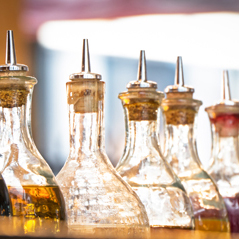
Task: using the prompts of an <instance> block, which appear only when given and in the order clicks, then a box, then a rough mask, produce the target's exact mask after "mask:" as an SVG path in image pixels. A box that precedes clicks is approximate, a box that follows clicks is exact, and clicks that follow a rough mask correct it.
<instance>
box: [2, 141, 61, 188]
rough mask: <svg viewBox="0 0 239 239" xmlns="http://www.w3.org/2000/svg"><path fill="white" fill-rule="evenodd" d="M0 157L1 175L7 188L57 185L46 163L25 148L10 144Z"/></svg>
mask: <svg viewBox="0 0 239 239" xmlns="http://www.w3.org/2000/svg"><path fill="white" fill-rule="evenodd" d="M1 156H2V158H3V160H4V161H5V165H4V166H3V169H2V175H3V177H4V180H5V181H6V184H7V185H8V186H9V185H11V186H20V185H57V184H56V180H55V176H54V174H53V172H52V170H51V168H50V167H49V165H48V164H47V162H46V161H45V160H44V159H43V158H42V157H40V156H39V157H37V155H34V154H32V152H31V151H30V150H28V149H27V148H26V147H20V146H19V145H16V144H12V145H11V146H10V149H8V150H6V151H4V152H3V151H2V152H1Z"/></svg>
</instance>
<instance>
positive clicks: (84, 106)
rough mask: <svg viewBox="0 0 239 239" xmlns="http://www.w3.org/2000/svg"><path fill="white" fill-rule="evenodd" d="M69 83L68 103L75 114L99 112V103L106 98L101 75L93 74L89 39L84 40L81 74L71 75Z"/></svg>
mask: <svg viewBox="0 0 239 239" xmlns="http://www.w3.org/2000/svg"><path fill="white" fill-rule="evenodd" d="M70 80H71V82H67V83H66V85H67V102H68V104H70V105H73V106H74V111H75V113H90V112H97V111H98V102H99V101H100V100H103V98H104V82H103V81H101V75H100V74H97V73H92V72H91V67H90V54H89V44H88V39H84V40H83V48H82V64H81V72H80V73H74V74H71V75H70Z"/></svg>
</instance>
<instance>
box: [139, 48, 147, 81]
mask: <svg viewBox="0 0 239 239" xmlns="http://www.w3.org/2000/svg"><path fill="white" fill-rule="evenodd" d="M138 81H141V82H146V81H147V70H146V58H145V51H144V50H141V51H140V56H139V66H138Z"/></svg>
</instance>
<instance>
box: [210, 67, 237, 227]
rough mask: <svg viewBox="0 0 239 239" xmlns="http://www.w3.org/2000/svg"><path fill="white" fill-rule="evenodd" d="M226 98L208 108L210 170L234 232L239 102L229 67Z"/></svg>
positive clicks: (235, 222)
mask: <svg viewBox="0 0 239 239" xmlns="http://www.w3.org/2000/svg"><path fill="white" fill-rule="evenodd" d="M222 88H223V99H222V100H221V101H220V102H219V103H217V104H215V105H212V106H209V107H207V108H206V109H205V110H206V112H207V113H208V117H209V120H210V123H211V132H212V151H211V164H210V166H209V168H208V173H209V174H210V176H211V177H212V178H213V179H214V181H215V182H216V184H217V186H218V189H219V192H220V194H221V195H222V197H223V199H224V202H225V205H226V208H227V213H228V217H229V221H230V227H231V232H239V145H238V135H239V102H238V101H235V100H232V99H231V94H230V87H229V79H228V71H224V72H223V87H222Z"/></svg>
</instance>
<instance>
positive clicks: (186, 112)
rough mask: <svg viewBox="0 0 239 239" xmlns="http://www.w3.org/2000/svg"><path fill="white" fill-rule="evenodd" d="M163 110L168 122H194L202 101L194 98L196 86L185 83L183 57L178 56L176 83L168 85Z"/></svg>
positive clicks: (174, 123) (175, 123)
mask: <svg viewBox="0 0 239 239" xmlns="http://www.w3.org/2000/svg"><path fill="white" fill-rule="evenodd" d="M165 93H166V96H167V98H166V99H164V100H163V102H162V110H163V113H164V116H165V120H166V123H167V124H171V125H188V124H193V123H194V120H195V115H196V113H197V112H198V108H199V106H200V105H201V104H202V102H201V101H199V100H195V99H193V93H194V88H192V87H189V86H185V85H184V74H183V61H182V57H181V56H178V57H177V64H176V71H175V82H174V85H170V86H168V87H166V89H165Z"/></svg>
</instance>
